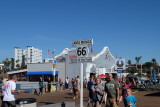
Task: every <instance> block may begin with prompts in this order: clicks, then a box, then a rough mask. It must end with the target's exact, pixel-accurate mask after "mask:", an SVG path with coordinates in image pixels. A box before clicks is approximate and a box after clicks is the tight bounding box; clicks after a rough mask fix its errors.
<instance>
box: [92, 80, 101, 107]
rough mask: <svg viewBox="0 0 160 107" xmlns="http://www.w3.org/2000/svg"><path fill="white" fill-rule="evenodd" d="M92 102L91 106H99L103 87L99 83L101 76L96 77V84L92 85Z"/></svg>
mask: <svg viewBox="0 0 160 107" xmlns="http://www.w3.org/2000/svg"><path fill="white" fill-rule="evenodd" d="M91 89H92V92H93V94H92V101H93V102H92V103H93V107H101V106H102V101H103V95H104V92H103V91H104V87H103V86H102V85H101V78H99V77H97V78H96V84H95V85H92V88H91Z"/></svg>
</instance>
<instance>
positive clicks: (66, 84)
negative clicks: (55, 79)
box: [65, 77, 69, 89]
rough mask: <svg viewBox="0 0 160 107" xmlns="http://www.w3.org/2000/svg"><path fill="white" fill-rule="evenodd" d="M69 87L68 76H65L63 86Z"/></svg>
mask: <svg viewBox="0 0 160 107" xmlns="http://www.w3.org/2000/svg"><path fill="white" fill-rule="evenodd" d="M68 87H69V79H68V77H67V78H66V81H65V88H66V89H68Z"/></svg>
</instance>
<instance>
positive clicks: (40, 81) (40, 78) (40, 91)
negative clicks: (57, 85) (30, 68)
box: [38, 77, 44, 96]
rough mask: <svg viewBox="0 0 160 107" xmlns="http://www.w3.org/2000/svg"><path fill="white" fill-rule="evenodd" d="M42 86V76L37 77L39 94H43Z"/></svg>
mask: <svg viewBox="0 0 160 107" xmlns="http://www.w3.org/2000/svg"><path fill="white" fill-rule="evenodd" d="M43 87H44V82H43V80H42V77H39V94H38V95H39V96H40V95H41V96H42V94H43Z"/></svg>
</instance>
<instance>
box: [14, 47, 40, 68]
mask: <svg viewBox="0 0 160 107" xmlns="http://www.w3.org/2000/svg"><path fill="white" fill-rule="evenodd" d="M14 52H15V53H14V54H15V68H18V67H19V66H21V65H26V64H27V63H42V50H40V49H37V48H34V47H32V46H27V47H26V49H24V50H23V49H20V48H18V47H15V48H14Z"/></svg>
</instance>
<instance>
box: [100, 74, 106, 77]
mask: <svg viewBox="0 0 160 107" xmlns="http://www.w3.org/2000/svg"><path fill="white" fill-rule="evenodd" d="M98 77H107V76H106V75H104V74H100V75H98Z"/></svg>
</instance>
